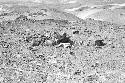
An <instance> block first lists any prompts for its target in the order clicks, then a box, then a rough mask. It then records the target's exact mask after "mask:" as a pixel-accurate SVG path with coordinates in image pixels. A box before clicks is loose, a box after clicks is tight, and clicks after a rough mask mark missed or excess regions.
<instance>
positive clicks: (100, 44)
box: [95, 40, 106, 46]
mask: <svg viewBox="0 0 125 83" xmlns="http://www.w3.org/2000/svg"><path fill="white" fill-rule="evenodd" d="M103 41H104V40H96V41H95V46H104V45H106V44H105V43H104V42H103Z"/></svg>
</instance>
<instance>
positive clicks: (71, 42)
mask: <svg viewBox="0 0 125 83" xmlns="http://www.w3.org/2000/svg"><path fill="white" fill-rule="evenodd" d="M57 43H58V44H60V43H70V44H71V45H72V44H73V41H71V40H70V37H67V36H66V33H64V34H63V36H61V38H60V39H59V40H58V41H57Z"/></svg>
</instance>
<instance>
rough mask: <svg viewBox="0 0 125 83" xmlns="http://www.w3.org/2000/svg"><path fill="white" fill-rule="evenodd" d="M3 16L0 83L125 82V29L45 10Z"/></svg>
mask: <svg viewBox="0 0 125 83" xmlns="http://www.w3.org/2000/svg"><path fill="white" fill-rule="evenodd" d="M34 8H35V9H34ZM8 10H9V9H8ZM0 17H1V22H0V83H124V82H125V26H124V25H118V24H115V23H111V22H107V21H100V20H94V19H91V18H88V19H85V20H82V19H80V18H77V17H75V16H74V15H72V14H68V13H65V12H61V11H57V10H56V9H51V8H49V7H45V6H44V7H43V8H42V7H40V8H37V7H33V8H29V7H26V6H24V7H23V6H18V5H17V6H15V7H11V10H10V11H8V12H1V14H0Z"/></svg>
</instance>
